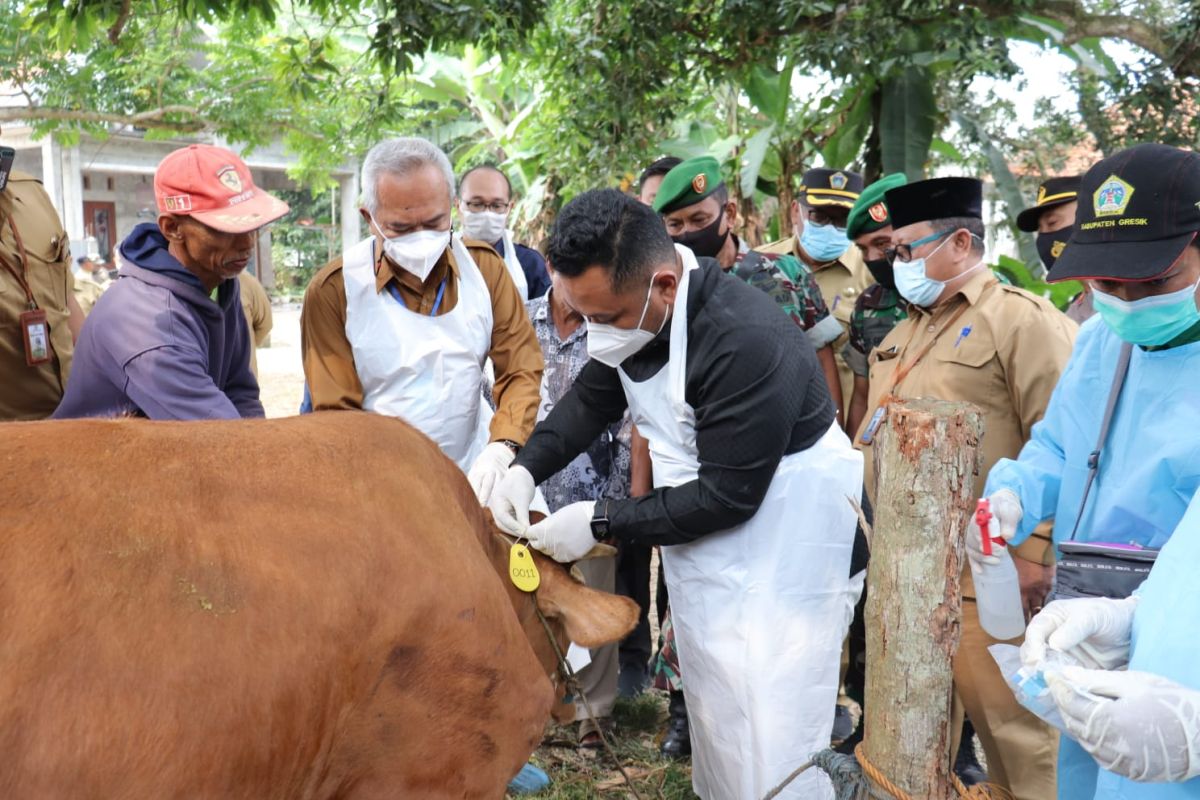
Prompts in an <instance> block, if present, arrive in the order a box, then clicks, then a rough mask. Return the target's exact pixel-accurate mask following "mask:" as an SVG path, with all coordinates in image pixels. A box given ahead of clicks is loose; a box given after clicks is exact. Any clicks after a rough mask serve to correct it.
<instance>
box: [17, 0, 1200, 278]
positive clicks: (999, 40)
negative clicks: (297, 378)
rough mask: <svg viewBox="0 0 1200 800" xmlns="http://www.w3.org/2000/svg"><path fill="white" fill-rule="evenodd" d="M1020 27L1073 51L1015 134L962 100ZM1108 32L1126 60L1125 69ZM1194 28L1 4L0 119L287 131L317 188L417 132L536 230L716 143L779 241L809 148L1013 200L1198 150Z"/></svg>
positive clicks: (600, 1)
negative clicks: (986, 186)
mask: <svg viewBox="0 0 1200 800" xmlns="http://www.w3.org/2000/svg"><path fill="white" fill-rule="evenodd" d="M1014 41H1026V42H1034V43H1036V44H1037V45H1038V46H1040V47H1043V48H1050V49H1054V50H1057V51H1059V52H1061V53H1064V54H1065V55H1067V56H1068V57H1069V58H1071V59H1073V60H1074V61H1075V63H1076V64H1077V72H1076V74H1075V76H1074V77H1073V78H1072V82H1073V85H1072V86H1071V87H1069V88H1071V89H1072V90H1074V91H1075V92H1076V94H1077V95H1078V97H1079V98H1080V103H1079V108H1078V109H1073V110H1070V111H1068V112H1062V111H1051V110H1047V113H1046V114H1045V115H1043V116H1040V117H1039V119H1040V122H1039V125H1038V126H1036V128H1035V129H1031V130H1014V126H1013V125H1012V123H1011V118H1009V119H1005V118H1004V116H1003V115H1002V114H1000V113H999V110H1000V109H1001V108H1002V104H997V105H996V107H986V108H973V107H972V103H971V100H970V97H971V95H970V94H969V93H968V86H969V85H970V84H971V81H972V80H973V79H974V78H976V77H977V76H980V75H985V76H992V77H996V78H1000V79H1006V78H1011V77H1012V76H1014V75H1016V74H1017V72H1018V70H1017V67H1016V66H1015V65H1014V63H1013V62H1012V60H1011V59H1010V57H1009V46H1010V44H1011V43H1012V42H1014ZM1105 41H1107V42H1109V43H1113V42H1117V43H1121V44H1122V45H1123V46H1125V47H1126V48H1127V49H1129V48H1131V49H1133V50H1134V51H1135V52H1136V53H1138V54H1139V57H1140V58H1141V63H1139V64H1138V65H1136V66H1135V67H1134V68H1132V69H1118V68H1117V67H1116V65H1115V64H1113V63H1112V61H1111V59H1110V58H1109V57H1108V55H1107V53H1106V51H1105V49H1104V47H1103V46H1102V42H1105ZM1197 41H1200V2H1198V0H1122V2H1120V3H1115V2H1112V0H989V1H988V2H983V3H963V2H944V1H939V0H896V1H893V0H849V2H846V1H845V0H842V1H841V2H835V0H724V2H720V3H712V2H702V1H701V0H499V1H498V2H488V3H485V2H483V1H482V0H451V2H446V1H445V0H291V1H290V2H287V1H286V0H285V1H284V2H280V0H70V1H69V2H68V1H67V0H0V67H2V68H3V69H2V71H3V74H4V75H5V76H6V78H9V79H10V80H11V84H12V89H13V91H15V93H16V95H17V98H16V99H17V100H19V101H21V102H23V103H24V106H25V107H24V108H11V107H10V108H5V107H0V124H2V123H3V122H4V121H5V120H13V119H22V118H23V119H30V120H33V121H34V123H35V124H36V125H37V127H38V131H39V133H47V132H50V131H54V132H55V134H56V135H59V136H64V137H69V136H71V135H73V134H74V133H77V132H78V131H87V132H89V133H90V134H92V135H95V136H104V135H106V134H107V132H108V131H109V130H110V129H111V127H112V126H115V125H132V126H135V127H138V128H142V129H145V130H146V132H147V135H148V136H168V135H171V136H178V135H181V134H183V135H186V134H189V133H198V132H201V131H205V132H209V133H213V134H216V135H217V136H219V137H221V138H223V139H225V140H228V141H230V142H233V143H237V144H241V145H249V146H251V147H253V146H257V145H262V144H264V143H266V142H270V141H273V140H275V139H277V138H282V139H283V141H284V143H285V145H286V146H287V147H288V149H289V150H291V151H292V152H293V153H294V154H296V156H297V157H298V159H299V167H298V169H297V170H296V176H297V177H298V178H300V179H301V180H302V181H304V182H305V183H306V184H308V185H309V186H311V187H314V188H317V189H321V188H324V187H326V186H327V185H328V178H327V175H328V170H329V168H330V167H331V166H332V165H334V164H338V163H341V162H343V161H345V160H346V159H348V158H354V157H357V156H360V155H361V154H362V153H363V152H364V150H365V149H366V148H367V147H368V146H369V145H370V144H371V143H372V142H374V141H377V140H378V139H380V138H382V137H384V136H388V135H396V134H404V133H420V134H423V135H427V136H430V137H431V138H433V139H435V140H436V141H438V142H439V143H440V144H442V145H443V146H444V147H445V148H446V149H447V151H448V152H450V153H451V155H452V157H453V159H454V161H455V165H456V167H457V168H459V169H460V171H461V170H462V169H464V168H466V167H468V166H471V165H473V164H476V163H481V162H484V161H490V162H497V163H500V164H502V165H503V166H504V168H505V169H506V171H507V172H509V173H510V175H512V176H513V178H514V181H515V183H516V184H517V190H518V192H519V194H520V206H519V212H520V216H521V219H522V221H523V222H524V224H525V225H527V226H528V228H529V230H530V232H531V233H532V234H533V236H534V238H537V235H538V234H540V232H541V231H543V230H544V228H545V225H546V223H547V221H548V219H549V218H550V216H551V215H552V214H553V212H554V210H555V209H556V208H557V207H558V206H559V205H560V204H561V202H563V200H564V199H566V198H569V197H570V196H571V195H573V194H574V193H576V192H578V191H580V190H582V189H585V188H590V187H594V186H598V185H628V184H629V182H630V181H631V180H632V179H633V176H634V175H636V173H637V172H638V171H639V169H640V168H641V167H642V166H643V165H644V164H646V163H648V162H649V161H650V160H652V159H653V158H655V157H657V156H659V155H663V154H665V153H672V154H678V155H681V156H684V155H694V154H698V153H701V152H708V153H712V154H714V155H716V156H718V158H720V159H721V160H722V162H723V164H724V168H725V170H726V172H727V175H728V178H729V180H730V184H731V188H732V189H733V191H734V195H735V198H736V199H737V200H738V202H739V204H740V207H741V209H742V213H743V216H744V217H745V219H746V221H747V223H748V226H749V228H750V234H749V236H748V238H750V240H751V241H756V240H757V239H758V238H760V237H761V236H764V235H765V234H766V233H768V232H769V233H771V234H775V233H778V234H780V235H783V234H786V233H788V232H789V227H790V221H789V219H788V215H787V213H786V212H787V208H788V206H789V203H790V200H791V197H792V192H793V190H794V188H795V186H796V183H797V181H798V176H799V174H800V173H801V172H802V171H803V169H804V168H806V167H808V166H811V165H812V164H814V163H816V162H818V161H819V162H820V163H823V164H826V165H830V166H834V167H838V168H856V169H861V170H863V171H864V172H865V173H866V174H867V176H868V178H874V177H877V176H878V175H879V174H881V173H882V172H885V171H904V172H906V173H908V174H909V175H910V177H914V178H915V177H918V176H921V175H923V174H927V172H928V170H929V168H930V167H931V166H932V165H936V164H944V163H955V164H958V165H960V168H963V169H973V170H978V172H979V173H980V174H989V175H992V176H993V177H994V178H995V182H996V184H997V186H998V187H1000V189H1001V193H1002V199H1003V200H1004V204H1005V207H1006V208H1007V210H1008V211H1009V212H1010V213H1014V212H1015V211H1016V210H1017V207H1019V205H1022V204H1024V202H1025V201H1024V199H1023V198H1024V197H1028V196H1029V195H1030V192H1031V188H1032V187H1031V186H1030V185H1029V181H1030V179H1029V178H1028V177H1027V176H1026V175H1024V174H1022V175H1016V176H1013V175H1009V174H1007V172H1008V168H1009V165H1010V164H1012V163H1014V162H1015V161H1019V162H1023V163H1028V162H1029V161H1030V160H1031V158H1032V159H1033V160H1035V161H1036V160H1038V159H1040V160H1041V161H1042V162H1043V163H1041V164H1039V165H1038V166H1039V167H1043V168H1044V169H1045V170H1046V171H1055V169H1054V165H1055V163H1057V162H1058V161H1059V160H1060V159H1059V152H1060V151H1065V150H1066V149H1068V148H1069V147H1072V146H1075V145H1076V144H1078V143H1079V141H1080V140H1086V142H1088V143H1089V146H1094V147H1095V148H1096V149H1097V151H1098V152H1100V153H1103V152H1108V151H1110V150H1111V149H1115V148H1117V147H1120V146H1123V145H1124V144H1126V143H1129V142H1132V141H1137V140H1140V139H1146V138H1154V139H1160V140H1166V141H1170V142H1172V143H1178V144H1187V143H1191V144H1193V145H1194V144H1195V143H1196V137H1197V130H1196V121H1195V120H1196V118H1197V114H1196V109H1195V107H1194V105H1189V103H1191V104H1194V102H1195V98H1196V95H1197V89H1198V88H1200V85H1198V83H1197V81H1198V80H1200V78H1198V76H1200V47H1197ZM1027 77H1030V78H1032V79H1036V77H1037V76H1027ZM951 112H953V113H951ZM1083 131H1086V134H1084V133H1082V132H1083ZM1026 255H1028V251H1027V253H1026Z"/></svg>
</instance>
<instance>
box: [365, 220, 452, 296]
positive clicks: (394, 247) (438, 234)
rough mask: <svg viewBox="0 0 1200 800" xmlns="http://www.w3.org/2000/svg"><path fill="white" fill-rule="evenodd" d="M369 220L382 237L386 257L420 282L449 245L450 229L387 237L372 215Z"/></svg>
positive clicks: (427, 275) (423, 280) (426, 276)
mask: <svg viewBox="0 0 1200 800" xmlns="http://www.w3.org/2000/svg"><path fill="white" fill-rule="evenodd" d="M371 221H372V222H374V223H375V228H376V229H377V230H378V231H379V235H380V237H381V238H382V239H383V252H385V253H387V257H388V258H390V259H391V260H392V261H395V262H396V263H397V264H398V265H399V266H400V267H402V268H403V269H405V270H407V271H408V272H411V273H412V274H413V275H416V276H417V277H418V278H420V279H421V282H422V283H424V282H425V279H426V278H428V277H429V273H430V272H432V271H433V267H434V265H435V264H437V262H438V259H440V258H441V257H442V253H444V252H446V248H447V247H449V246H450V231H415V232H413V233H406V234H405V235H403V236H396V237H392V238H388V237H387V236H384V235H383V227H382V226H381V225H380V224H379V222H378V221H377V220H376V219H375V217H374V216H372V217H371Z"/></svg>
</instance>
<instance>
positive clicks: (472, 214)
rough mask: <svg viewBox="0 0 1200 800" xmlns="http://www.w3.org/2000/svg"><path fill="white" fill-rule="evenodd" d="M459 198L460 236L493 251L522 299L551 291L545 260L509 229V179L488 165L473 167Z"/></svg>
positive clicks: (465, 173)
mask: <svg viewBox="0 0 1200 800" xmlns="http://www.w3.org/2000/svg"><path fill="white" fill-rule="evenodd" d="M459 195H460V197H459V201H458V217H459V219H461V220H462V231H463V237H464V238H466V239H476V240H478V241H481V242H487V243H488V244H490V245H491V246H492V247H493V248H495V250H496V252H497V253H499V254H500V256H501V258H503V259H504V265H505V266H506V267H508V274H509V275H510V276H511V277H512V279H513V283H515V284H516V285H517V291H519V292H520V293H521V297H522V298H524V299H526V300H533V299H534V298H536V297H541V296H542V295H544V294H545V293H546V291H547V290H548V289H549V288H550V274H549V273H548V272H547V271H546V260H545V259H544V258H542V254H541V253H539V252H538V251H537V250H534V249H533V248H532V247H526V246H525V245H523V244H516V243H515V242H514V241H513V232H512V229H511V228H509V227H508V212H509V211H510V210H511V209H512V206H513V202H512V183H510V182H509V180H508V176H507V175H505V174H504V173H503V172H501V171H500V170H499V169H498V168H496V167H494V166H492V165H491V164H484V165H482V166H478V167H472V168H471V169H469V170H467V171H466V172H464V173H463V176H462V179H461V180H460V181H459Z"/></svg>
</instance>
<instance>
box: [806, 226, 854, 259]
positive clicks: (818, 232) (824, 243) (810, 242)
mask: <svg viewBox="0 0 1200 800" xmlns="http://www.w3.org/2000/svg"><path fill="white" fill-rule="evenodd" d="M800 246H801V247H803V248H804V252H806V253H808V254H809V255H810V256H812V257H813V258H814V259H816V260H817V261H833V260H834V259H835V258H837V257H838V256H840V255H841V254H842V253H844V252H846V250H847V249H848V248H849V247H850V240H849V239H847V238H846V229H845V228H836V227H834V226H833V225H832V224H825V225H818V224H817V223H815V222H809V221H807V220H806V221H805V222H804V230H803V231H802V232H801V233H800Z"/></svg>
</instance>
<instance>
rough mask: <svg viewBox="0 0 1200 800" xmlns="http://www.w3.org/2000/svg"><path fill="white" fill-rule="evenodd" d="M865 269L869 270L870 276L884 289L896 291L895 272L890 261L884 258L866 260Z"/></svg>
mask: <svg viewBox="0 0 1200 800" xmlns="http://www.w3.org/2000/svg"><path fill="white" fill-rule="evenodd" d="M866 264H867V269H868V270H870V271H871V277H872V278H874V279H875V281H876V282H877V283H878V284H879V285H880V286H882V287H884V288H885V289H891V290H892V291H893V292H894V291H896V272H895V270H894V269H893V268H892V265H891V262H889V261H888V260H887V259H886V258H876V259H872V260H869V261H867V262H866Z"/></svg>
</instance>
